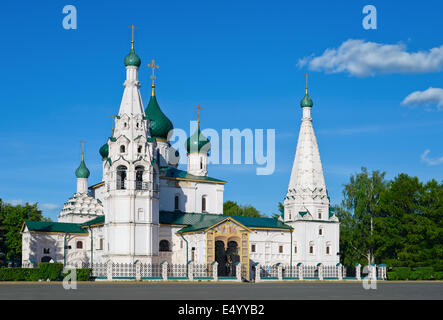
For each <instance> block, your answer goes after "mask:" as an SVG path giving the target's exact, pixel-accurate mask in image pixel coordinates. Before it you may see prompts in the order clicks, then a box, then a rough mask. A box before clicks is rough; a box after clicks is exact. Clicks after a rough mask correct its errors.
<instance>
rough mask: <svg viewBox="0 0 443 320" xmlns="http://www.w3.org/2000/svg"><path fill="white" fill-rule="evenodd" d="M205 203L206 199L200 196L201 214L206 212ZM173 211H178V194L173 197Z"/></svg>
mask: <svg viewBox="0 0 443 320" xmlns="http://www.w3.org/2000/svg"><path fill="white" fill-rule="evenodd" d="M206 202H207V197H206V196H202V198H201V205H202V212H207V206H206ZM174 210H175V211H180V195H179V194H176V195H175V197H174Z"/></svg>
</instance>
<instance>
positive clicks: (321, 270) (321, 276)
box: [317, 262, 323, 281]
mask: <svg viewBox="0 0 443 320" xmlns="http://www.w3.org/2000/svg"><path fill="white" fill-rule="evenodd" d="M317 267H318V280H321V281H323V264H322V263H321V262H320V263H319V264H317Z"/></svg>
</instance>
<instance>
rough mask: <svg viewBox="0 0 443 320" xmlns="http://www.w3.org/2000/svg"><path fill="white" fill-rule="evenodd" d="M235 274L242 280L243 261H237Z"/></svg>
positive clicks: (238, 279)
mask: <svg viewBox="0 0 443 320" xmlns="http://www.w3.org/2000/svg"><path fill="white" fill-rule="evenodd" d="M235 275H236V277H237V281H241V263H240V262H237V263H236V264H235Z"/></svg>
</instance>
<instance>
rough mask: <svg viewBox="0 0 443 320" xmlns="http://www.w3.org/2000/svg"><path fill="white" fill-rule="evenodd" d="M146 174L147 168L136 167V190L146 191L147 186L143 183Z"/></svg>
mask: <svg viewBox="0 0 443 320" xmlns="http://www.w3.org/2000/svg"><path fill="white" fill-rule="evenodd" d="M144 172H145V167H143V166H137V167H135V190H145V189H146V188H145V187H146V186H145V184H144V183H143V174H144Z"/></svg>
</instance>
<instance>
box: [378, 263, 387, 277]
mask: <svg viewBox="0 0 443 320" xmlns="http://www.w3.org/2000/svg"><path fill="white" fill-rule="evenodd" d="M378 267H379V268H380V270H381V274H380V278H381V280H386V265H385V264H379V265H378Z"/></svg>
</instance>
